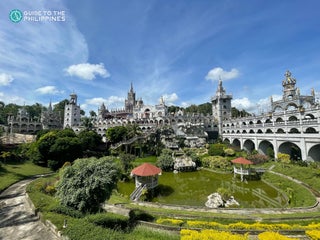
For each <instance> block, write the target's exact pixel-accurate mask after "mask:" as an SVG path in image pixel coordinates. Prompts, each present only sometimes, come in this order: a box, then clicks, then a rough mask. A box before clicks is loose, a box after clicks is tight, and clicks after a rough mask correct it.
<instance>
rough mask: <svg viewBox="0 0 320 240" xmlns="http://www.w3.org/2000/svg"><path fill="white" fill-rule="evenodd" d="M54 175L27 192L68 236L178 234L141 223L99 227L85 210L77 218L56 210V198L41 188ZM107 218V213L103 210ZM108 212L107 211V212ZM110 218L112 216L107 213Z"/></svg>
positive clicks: (121, 238) (126, 239) (94, 239)
mask: <svg viewBox="0 0 320 240" xmlns="http://www.w3.org/2000/svg"><path fill="white" fill-rule="evenodd" d="M56 177H57V176H50V177H47V178H39V179H37V180H35V181H33V182H32V183H30V184H29V185H28V187H27V192H28V194H29V197H30V198H31V200H32V202H33V204H34V205H35V207H36V208H37V209H39V211H40V212H41V213H42V214H43V216H44V218H45V219H48V220H50V221H51V222H52V223H53V224H54V225H55V226H56V227H57V228H58V229H59V230H60V231H63V233H64V235H67V236H68V237H69V239H70V240H73V239H74V240H82V239H83V240H84V239H91V240H105V239H110V240H111V239H118V240H144V239H145V240H147V239H148V240H149V239H150V240H152V239H157V240H158V239H159V240H162V239H163V240H178V239H180V236H179V235H177V234H172V233H168V232H166V231H160V230H154V229H150V228H147V227H143V226H136V227H133V228H132V229H124V230H122V229H118V227H116V228H115V229H111V228H108V227H102V226H99V225H97V224H95V223H94V222H92V221H90V218H91V219H92V218H94V217H95V215H94V214H92V215H90V214H87V215H84V216H82V217H79V218H76V217H71V216H69V215H65V214H61V213H57V211H56V209H57V208H59V202H58V200H57V199H56V198H55V197H53V196H51V195H48V194H45V193H44V191H43V189H44V186H46V185H47V184H50V185H51V184H54V183H55V181H56ZM105 215H106V218H108V213H105ZM109 215H110V214H109ZM112 216H113V217H112V218H113V219H123V218H124V217H123V216H120V215H116V214H112ZM110 218H111V217H110ZM64 220H67V228H65V229H64V228H63V223H64Z"/></svg>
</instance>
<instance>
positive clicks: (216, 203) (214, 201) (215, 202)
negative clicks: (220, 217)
mask: <svg viewBox="0 0 320 240" xmlns="http://www.w3.org/2000/svg"><path fill="white" fill-rule="evenodd" d="M205 205H206V207H208V208H220V207H230V206H240V204H239V203H238V202H237V201H236V200H235V199H234V197H233V196H231V197H230V199H229V200H227V201H225V202H224V201H223V199H222V197H221V195H220V194H219V193H212V194H210V195H209V196H208V201H207V202H206V203H205Z"/></svg>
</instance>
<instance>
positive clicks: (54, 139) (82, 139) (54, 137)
mask: <svg viewBox="0 0 320 240" xmlns="http://www.w3.org/2000/svg"><path fill="white" fill-rule="evenodd" d="M100 144H102V140H101V137H100V136H99V134H97V133H96V132H93V131H83V132H81V133H79V135H76V134H75V133H74V132H73V130H72V129H64V130H52V131H49V132H46V131H44V132H42V134H39V136H38V138H37V141H35V142H33V143H31V144H30V145H29V146H28V149H27V151H26V156H27V157H28V158H29V159H30V160H32V161H33V162H34V163H35V164H38V165H43V166H48V167H50V168H51V169H53V170H57V169H59V168H60V167H61V166H62V165H63V164H64V163H65V162H73V161H74V160H75V159H77V158H79V157H83V156H85V155H86V156H87V154H85V153H86V152H88V151H92V152H95V151H98V149H99V146H100ZM92 155H94V154H90V156H92Z"/></svg>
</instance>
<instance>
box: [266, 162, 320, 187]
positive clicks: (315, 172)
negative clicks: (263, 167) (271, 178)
mask: <svg viewBox="0 0 320 240" xmlns="http://www.w3.org/2000/svg"><path fill="white" fill-rule="evenodd" d="M274 164H275V167H274V168H273V169H272V170H273V171H275V172H279V173H282V174H285V175H288V176H291V177H293V178H295V179H297V180H300V181H302V182H304V183H306V184H307V185H309V186H310V187H312V188H313V189H315V190H316V191H318V192H319V193H320V168H312V167H310V166H309V167H302V166H299V165H295V164H289V165H286V166H285V167H283V165H282V164H280V163H274Z"/></svg>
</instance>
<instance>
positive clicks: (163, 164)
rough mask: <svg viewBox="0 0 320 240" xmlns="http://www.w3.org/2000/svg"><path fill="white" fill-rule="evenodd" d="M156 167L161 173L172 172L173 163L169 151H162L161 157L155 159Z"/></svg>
mask: <svg viewBox="0 0 320 240" xmlns="http://www.w3.org/2000/svg"><path fill="white" fill-rule="evenodd" d="M157 166H158V167H159V168H161V169H162V170H163V171H172V170H173V166H174V161H173V157H172V151H171V150H170V149H163V150H162V152H161V155H160V156H159V157H158V158H157Z"/></svg>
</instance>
